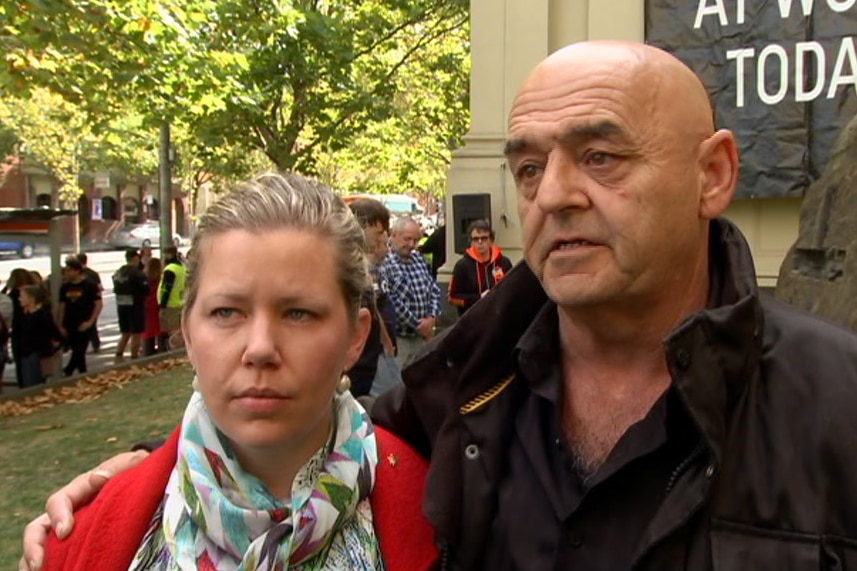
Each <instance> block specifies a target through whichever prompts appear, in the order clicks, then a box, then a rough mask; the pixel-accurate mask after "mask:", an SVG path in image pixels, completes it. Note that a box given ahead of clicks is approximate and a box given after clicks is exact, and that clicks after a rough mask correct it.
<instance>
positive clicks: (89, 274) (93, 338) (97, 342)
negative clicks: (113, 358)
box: [77, 252, 104, 353]
mask: <svg viewBox="0 0 857 571" xmlns="http://www.w3.org/2000/svg"><path fill="white" fill-rule="evenodd" d="M77 259H78V261H79V262H80V263H81V265H82V266H83V274H84V275H85V276H86V279H88V280H89V281H91V282H92V283H94V284H95V285H96V286H97V287H98V293H101V292H103V291H104V286H102V285H101V276H100V275H98V272H96V271H95V270H93V269H92V268H90V267H89V266H88V265H87V262H88V258H87V257H86V253H85V252H78V254H77ZM89 344H90V345H91V346H92V352H93V353H98V351H99V350H100V349H101V338H100V337H99V335H98V321H97V320H96V322H95V323H93V324H92V327H90V329H89Z"/></svg>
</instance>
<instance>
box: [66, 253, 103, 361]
mask: <svg viewBox="0 0 857 571" xmlns="http://www.w3.org/2000/svg"><path fill="white" fill-rule="evenodd" d="M65 269H66V275H67V276H68V281H66V283H64V284H63V285H62V287H61V288H60V296H59V299H60V306H59V319H58V321H59V323H60V333H62V334H63V337H65V338H66V340H67V342H68V345H69V347H70V348H71V358H70V359H69V361H68V364H67V365H66V366H65V369H64V370H63V372H64V373H65V376H67V377H69V376H71V374H72V373H73V372H74V371H75V369H77V370H78V371H80V372H81V373H85V372H86V346H87V345H88V344H89V339H90V335H91V332H90V329H91V328H92V327H93V326H94V325H95V320H96V319H98V314H99V313H101V308H102V302H101V292H99V291H98V287H97V286H96V285H95V284H94V283H92V282H91V281H89V280H88V279H86V274H84V273H83V264H81V263H80V262H79V261H77V260H76V259H68V260H66V262H65Z"/></svg>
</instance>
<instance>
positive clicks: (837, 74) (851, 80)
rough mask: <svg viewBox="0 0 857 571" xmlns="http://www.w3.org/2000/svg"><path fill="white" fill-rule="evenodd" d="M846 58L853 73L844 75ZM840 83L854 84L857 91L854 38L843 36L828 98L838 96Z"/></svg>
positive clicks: (856, 59)
mask: <svg viewBox="0 0 857 571" xmlns="http://www.w3.org/2000/svg"><path fill="white" fill-rule="evenodd" d="M845 58H848V64H849V65H850V66H851V74H850V75H843V73H842V68H844V67H845ZM840 85H852V86H853V87H854V93H857V53H855V52H854V38H851V37H845V38H842V45H841V46H840V47H839V55H837V56H836V65H834V66H833V75H832V76H830V89H828V90H827V98H828V99H833V98H834V97H836V89H837V88H838V87H839V86H840Z"/></svg>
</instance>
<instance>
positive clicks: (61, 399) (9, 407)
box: [0, 357, 188, 430]
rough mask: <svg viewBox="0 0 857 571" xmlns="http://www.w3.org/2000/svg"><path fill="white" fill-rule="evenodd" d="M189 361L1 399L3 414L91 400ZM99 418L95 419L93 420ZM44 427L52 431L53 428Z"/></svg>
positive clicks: (109, 373) (133, 369)
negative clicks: (7, 399) (9, 398)
mask: <svg viewBox="0 0 857 571" xmlns="http://www.w3.org/2000/svg"><path fill="white" fill-rule="evenodd" d="M187 362H188V360H187V358H186V357H178V358H175V359H164V360H163V361H158V362H156V363H149V364H148V365H146V366H143V367H140V366H134V367H131V368H129V369H122V370H112V371H104V372H103V373H99V374H97V375H95V376H92V377H86V378H84V379H82V380H80V381H78V382H77V383H75V384H74V385H72V386H67V387H58V388H53V387H51V388H46V389H45V391H44V392H43V393H42V394H39V395H36V396H32V397H27V398H24V399H20V400H9V401H5V402H0V417H2V416H21V415H25V414H32V413H33V412H35V411H37V410H44V409H48V408H51V407H53V406H55V405H57V404H64V403H84V402H91V401H93V400H95V399H97V398H99V397H100V396H101V395H102V394H104V393H105V392H107V391H108V390H110V389H112V388H123V387H124V386H125V385H127V384H128V383H131V382H134V381H136V380H139V379H141V378H144V377H151V376H153V375H157V374H159V373H162V372H164V371H167V370H169V369H172V368H174V367H178V366H181V365H185V364H187ZM96 420H97V419H93V421H96ZM43 430H49V428H47V429H43Z"/></svg>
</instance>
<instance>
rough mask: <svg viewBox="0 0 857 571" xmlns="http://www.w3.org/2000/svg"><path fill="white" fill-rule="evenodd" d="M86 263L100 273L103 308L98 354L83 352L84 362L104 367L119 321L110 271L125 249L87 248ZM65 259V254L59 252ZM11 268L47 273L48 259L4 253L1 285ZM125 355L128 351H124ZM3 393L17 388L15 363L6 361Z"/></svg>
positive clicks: (113, 348) (112, 352)
mask: <svg viewBox="0 0 857 571" xmlns="http://www.w3.org/2000/svg"><path fill="white" fill-rule="evenodd" d="M153 255H154V256H155V257H160V256H159V255H158V250H155V251H154V254H153ZM87 258H88V262H89V263H88V265H89V267H91V268H92V269H93V270H95V271H96V272H98V274H99V275H100V276H101V283H102V285H103V286H104V293H103V294H102V298H103V301H104V309H102V311H101V315H100V316H99V318H98V331H99V333H100V335H101V350H100V351H99V352H98V354H93V353H87V355H86V363H87V368H88V370H89V371H95V370H99V369H103V368H107V367H108V366H110V365H111V364H112V363H113V356H114V355H115V353H116V343H117V342H118V341H119V323H118V322H117V318H116V300H115V298H114V296H113V282H112V280H111V277H112V276H113V272H115V271H116V270H118V269H119V267H120V266H122V265H123V264H124V263H125V252H124V251H122V250H115V251H107V252H87ZM63 259H65V254H63ZM15 268H26V269H28V270H37V271H38V272H39V273H40V274H42V276H44V277H47V276H48V274H50V271H51V261H50V258H49V257H48V256H34V257H32V258H30V259H27V260H22V259H19V258H15V257H6V258H3V259H0V280H2V282H3V284H4V285H5V283H6V279H7V278H8V277H9V273H10V272H11V271H12V270H13V269H15ZM69 355H70V353H66V354H64V355H63V364H65V362H67V360H68V358H69ZM125 355H126V358H127V355H128V352H127V350H126V352H125ZM3 385H4V386H3V394H9V393H10V392H12V391H14V390H17V387H16V386H13V385H16V383H15V366H14V365H13V364H12V365H6V369H5V370H4V371H3Z"/></svg>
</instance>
